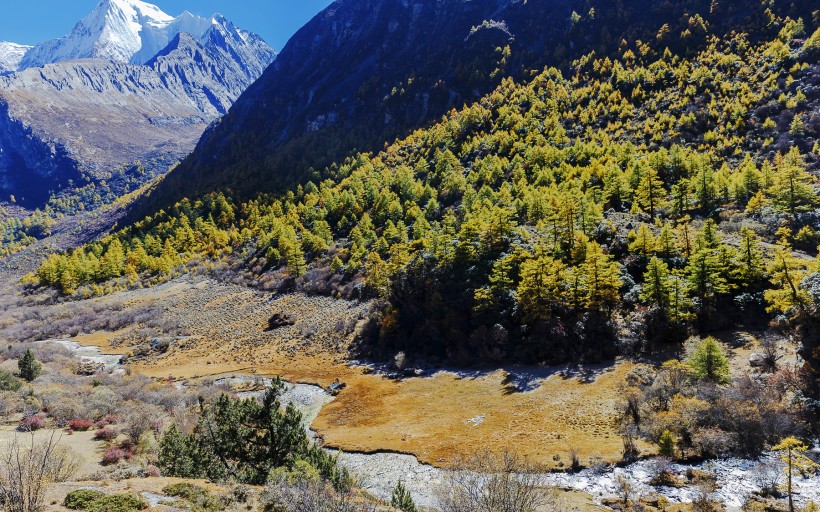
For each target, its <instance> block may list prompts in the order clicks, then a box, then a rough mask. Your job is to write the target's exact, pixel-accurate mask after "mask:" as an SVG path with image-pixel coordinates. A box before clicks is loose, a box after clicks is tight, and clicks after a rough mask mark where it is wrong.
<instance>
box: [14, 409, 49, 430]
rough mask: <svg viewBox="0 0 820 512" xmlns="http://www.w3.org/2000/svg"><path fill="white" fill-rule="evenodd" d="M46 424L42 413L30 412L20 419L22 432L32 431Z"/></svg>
mask: <svg viewBox="0 0 820 512" xmlns="http://www.w3.org/2000/svg"><path fill="white" fill-rule="evenodd" d="M45 426H46V415H45V414H43V413H41V412H40V413H37V414H32V415H31V416H26V417H25V418H23V419H22V420H20V430H22V431H23V432H34V431H35V430H40V429H41V428H45Z"/></svg>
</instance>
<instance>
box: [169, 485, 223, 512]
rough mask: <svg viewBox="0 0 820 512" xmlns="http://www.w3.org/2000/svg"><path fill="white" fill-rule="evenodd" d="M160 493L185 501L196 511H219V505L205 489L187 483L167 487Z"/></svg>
mask: <svg viewBox="0 0 820 512" xmlns="http://www.w3.org/2000/svg"><path fill="white" fill-rule="evenodd" d="M162 493H163V494H165V495H168V496H173V497H175V498H182V499H184V500H186V501H187V502H188V503H190V504H191V505H192V506H193V510H196V511H201V512H216V511H218V510H219V503H217V500H216V498H214V497H213V495H211V493H210V492H208V490H207V489H204V488H202V487H200V486H198V485H194V484H191V483H188V482H181V483H178V484H173V485H169V486H167V487H165V488H164V489H162Z"/></svg>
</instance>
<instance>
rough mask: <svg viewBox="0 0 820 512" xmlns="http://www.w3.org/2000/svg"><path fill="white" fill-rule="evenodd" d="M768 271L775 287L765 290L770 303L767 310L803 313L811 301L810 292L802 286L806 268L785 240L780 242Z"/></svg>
mask: <svg viewBox="0 0 820 512" xmlns="http://www.w3.org/2000/svg"><path fill="white" fill-rule="evenodd" d="M768 271H769V274H770V275H771V277H770V280H771V283H772V285H774V288H771V289H769V290H766V292H765V297H766V301H767V302H768V303H769V307H768V308H767V311H770V312H772V311H777V312H780V313H788V312H791V311H794V310H797V312H799V313H802V312H803V311H804V310H805V308H806V304H807V303H808V301H809V297H808V292H807V291H806V290H804V289H803V288H801V287H800V283H801V282H802V281H803V278H804V277H805V275H806V270H805V267H804V265H803V264H802V263H801V262H800V260H799V259H798V258H796V257H795V256H794V255H793V254H792V248H791V246H789V245H788V243H787V242H786V241H785V240H781V242H780V244H778V247H777V249H776V250H775V252H774V257H773V258H772V262H771V264H770V265H769V269H768Z"/></svg>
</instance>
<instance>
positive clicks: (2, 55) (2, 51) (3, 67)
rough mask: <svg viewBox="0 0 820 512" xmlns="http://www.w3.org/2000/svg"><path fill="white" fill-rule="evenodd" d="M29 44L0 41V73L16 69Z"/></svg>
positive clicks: (28, 48)
mask: <svg viewBox="0 0 820 512" xmlns="http://www.w3.org/2000/svg"><path fill="white" fill-rule="evenodd" d="M30 49H31V46H24V45H22V44H17V43H8V42H5V41H0V75H5V74H7V73H11V72H13V71H16V70H17V69H18V68H19V67H20V61H22V60H23V57H24V56H25V54H26V52H27V51H29V50H30Z"/></svg>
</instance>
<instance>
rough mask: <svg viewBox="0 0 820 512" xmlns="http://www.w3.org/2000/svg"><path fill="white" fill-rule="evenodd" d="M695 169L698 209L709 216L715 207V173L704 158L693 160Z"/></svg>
mask: <svg viewBox="0 0 820 512" xmlns="http://www.w3.org/2000/svg"><path fill="white" fill-rule="evenodd" d="M695 168H696V172H695V176H694V185H695V197H696V198H697V202H698V207H699V208H700V210H701V211H702V212H704V213H705V214H706V215H710V214H711V213H712V211H713V210H714V208H715V207H716V206H717V190H716V188H715V171H714V170H713V169H712V166H711V164H709V163H708V162H707V161H706V160H705V158H704V157H698V158H697V159H696V160H695Z"/></svg>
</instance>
